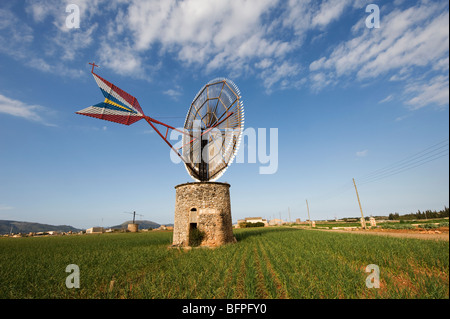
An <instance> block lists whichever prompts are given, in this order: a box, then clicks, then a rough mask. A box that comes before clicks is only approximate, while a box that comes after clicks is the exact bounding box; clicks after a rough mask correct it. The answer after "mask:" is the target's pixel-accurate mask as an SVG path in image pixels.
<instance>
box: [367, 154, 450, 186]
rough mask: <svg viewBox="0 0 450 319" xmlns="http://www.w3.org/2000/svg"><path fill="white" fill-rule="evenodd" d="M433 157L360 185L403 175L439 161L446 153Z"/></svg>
mask: <svg viewBox="0 0 450 319" xmlns="http://www.w3.org/2000/svg"><path fill="white" fill-rule="evenodd" d="M445 151H446V152H448V149H447V150H445ZM433 156H434V157H433V158H431V159H429V160H427V161H422V162H420V163H418V164H417V165H413V166H408V167H406V168H404V169H401V170H397V171H394V172H391V173H390V174H387V175H386V174H385V175H382V176H379V177H377V178H373V179H370V180H367V181H365V182H362V183H361V185H365V184H368V183H373V182H376V181H378V180H380V179H383V178H387V177H390V176H393V175H397V174H400V173H403V172H405V171H408V170H410V169H413V168H416V167H418V166H421V165H424V164H426V163H429V162H432V161H434V160H437V159H439V158H441V157H444V156H448V153H446V154H442V155H440V156H437V157H436V156H435V155H433ZM413 164H414V163H413Z"/></svg>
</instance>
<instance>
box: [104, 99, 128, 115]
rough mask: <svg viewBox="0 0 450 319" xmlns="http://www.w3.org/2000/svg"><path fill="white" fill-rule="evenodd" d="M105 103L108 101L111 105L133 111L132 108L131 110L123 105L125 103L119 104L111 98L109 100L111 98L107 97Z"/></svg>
mask: <svg viewBox="0 0 450 319" xmlns="http://www.w3.org/2000/svg"><path fill="white" fill-rule="evenodd" d="M105 103H108V104H111V105H114V106H117V107H120V108H122V109H124V110H127V111H128V112H132V110H130V109H129V108H126V107H125V106H123V105H120V104H117V103H116V102H113V101H111V100H109V99H105Z"/></svg>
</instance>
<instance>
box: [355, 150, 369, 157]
mask: <svg viewBox="0 0 450 319" xmlns="http://www.w3.org/2000/svg"><path fill="white" fill-rule="evenodd" d="M368 154H369V151H368V150H364V151H359V152H356V156H357V157H366V156H367V155H368Z"/></svg>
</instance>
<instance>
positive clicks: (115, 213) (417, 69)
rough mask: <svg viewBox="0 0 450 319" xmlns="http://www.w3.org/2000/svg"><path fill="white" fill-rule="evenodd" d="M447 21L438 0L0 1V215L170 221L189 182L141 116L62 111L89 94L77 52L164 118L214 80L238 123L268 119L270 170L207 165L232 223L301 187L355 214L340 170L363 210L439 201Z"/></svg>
mask: <svg viewBox="0 0 450 319" xmlns="http://www.w3.org/2000/svg"><path fill="white" fill-rule="evenodd" d="M370 3H374V4H377V5H378V6H379V8H380V28H368V27H367V26H366V23H365V21H366V18H367V17H368V16H369V14H370V13H367V12H366V7H367V5H368V4H370ZM68 4H76V5H77V6H78V7H79V9H80V28H67V26H66V18H67V16H68V15H69V14H70V13H67V12H66V6H67V5H68ZM448 27H449V7H448V3H447V1H398V0H396V1H348V0H333V1H331V0H329V1H307V0H302V1H300V0H298V1H294V0H292V1H281V0H279V1H277V0H247V1H206V0H186V1H172V0H164V1H137V0H136V1H103V0H95V1H87V0H83V1H75V0H73V1H51V0H47V1H44V0H43V1H2V2H1V4H0V155H1V156H0V219H11V220H22V221H32V222H41V223H49V224H70V225H73V226H75V227H80V228H86V227H91V226H94V225H102V226H110V225H115V224H118V223H121V222H123V221H125V220H126V219H127V218H128V216H127V215H125V214H123V212H131V211H136V212H138V213H140V214H143V215H144V218H145V219H148V220H153V221H155V222H159V223H172V222H173V215H174V204H175V189H174V186H175V185H177V184H180V183H184V182H189V181H191V180H190V177H189V176H188V174H187V172H186V170H185V168H184V167H183V166H182V164H178V165H176V164H174V163H172V161H171V160H170V153H169V152H170V149H169V148H168V147H167V145H166V144H165V143H164V142H163V141H162V140H161V139H160V138H159V136H157V134H155V133H154V132H152V130H151V127H150V126H148V124H147V123H145V122H144V121H140V122H138V123H136V124H134V125H132V126H129V127H128V126H124V125H119V124H115V123H110V122H106V121H101V120H97V119H92V118H89V117H84V116H80V115H76V114H75V112H76V111H78V110H81V109H83V108H85V107H88V106H90V105H93V104H96V103H98V102H101V101H102V100H103V97H102V94H101V92H100V91H99V89H98V88H97V86H96V84H95V81H94V80H93V78H92V76H91V74H90V66H89V65H88V62H92V61H95V62H96V63H97V64H99V65H100V68H99V69H97V70H96V72H97V73H98V74H99V75H100V76H102V77H104V78H105V79H107V80H109V81H110V82H112V83H114V84H116V85H117V86H119V87H121V88H122V89H124V90H126V91H127V92H129V93H130V94H133V95H134V96H136V97H137V99H138V100H139V102H140V104H141V106H142V108H143V109H144V112H145V113H146V114H147V115H149V116H151V117H154V118H156V119H160V120H162V121H164V122H167V123H168V124H170V125H173V126H175V127H182V125H183V123H184V117H185V115H186V112H187V110H188V108H189V105H190V103H191V102H192V99H193V98H194V96H195V94H196V93H197V92H198V90H199V89H200V88H201V87H202V86H203V85H204V84H205V83H206V82H208V81H209V80H211V79H213V78H216V77H228V78H230V79H232V80H233V81H234V82H235V83H236V84H237V86H238V87H239V88H240V90H241V93H242V96H243V101H244V107H245V119H246V122H245V127H246V128H249V127H250V128H254V129H256V130H257V129H258V128H266V129H267V132H269V129H270V128H277V129H278V170H277V171H276V173H275V174H271V175H264V174H260V173H259V169H260V167H261V166H264V165H265V164H261V163H259V162H257V163H234V164H233V165H231V167H230V169H229V170H228V171H227V172H226V173H225V174H224V175H223V176H222V177H221V179H220V180H219V181H222V182H228V183H230V184H231V202H232V203H231V204H232V215H233V221H236V220H237V219H240V218H244V217H250V216H262V217H265V218H269V219H270V218H273V217H276V218H278V217H279V216H280V214H281V216H282V218H283V219H285V220H286V219H288V218H289V215H288V209H289V211H290V216H291V219H294V218H301V219H302V220H305V219H306V218H307V212H306V203H305V200H306V199H308V202H309V207H310V212H311V218H312V219H316V220H319V219H325V218H329V219H331V218H334V217H348V216H355V217H357V216H359V215H360V212H359V206H358V203H357V199H356V195H355V191H354V188H353V184H352V178H355V180H356V183H357V185H358V191H359V195H360V198H361V203H362V207H363V211H364V213H365V215H367V216H368V215H387V214H389V213H393V212H398V213H400V214H405V213H410V212H415V211H417V210H418V209H420V210H425V209H432V210H434V209H436V210H440V209H442V208H443V207H444V206H447V207H448V205H449V188H448V184H449V171H448V167H449V158H448V136H449V114H448V110H449V108H448V99H449V50H448V48H449V31H448ZM267 134H268V133H267ZM267 137H268V136H267ZM242 146H244V147H241V149H240V151H241V152H242V151H243V152H246V151H247V150H246V149H245V146H246V143H245V141H244V143H243V144H242ZM422 151H423V152H422ZM421 152H422V153H421ZM414 156H415V157H414ZM402 161H403V162H402ZM412 164H414V165H412Z"/></svg>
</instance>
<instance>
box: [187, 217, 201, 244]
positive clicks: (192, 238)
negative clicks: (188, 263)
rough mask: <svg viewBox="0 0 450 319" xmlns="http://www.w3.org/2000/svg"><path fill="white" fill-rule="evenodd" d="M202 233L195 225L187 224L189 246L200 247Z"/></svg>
mask: <svg viewBox="0 0 450 319" xmlns="http://www.w3.org/2000/svg"><path fill="white" fill-rule="evenodd" d="M203 237H204V233H203V232H202V231H200V230H199V229H198V228H197V223H189V246H191V247H196V246H200V244H201V243H202V240H203Z"/></svg>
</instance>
